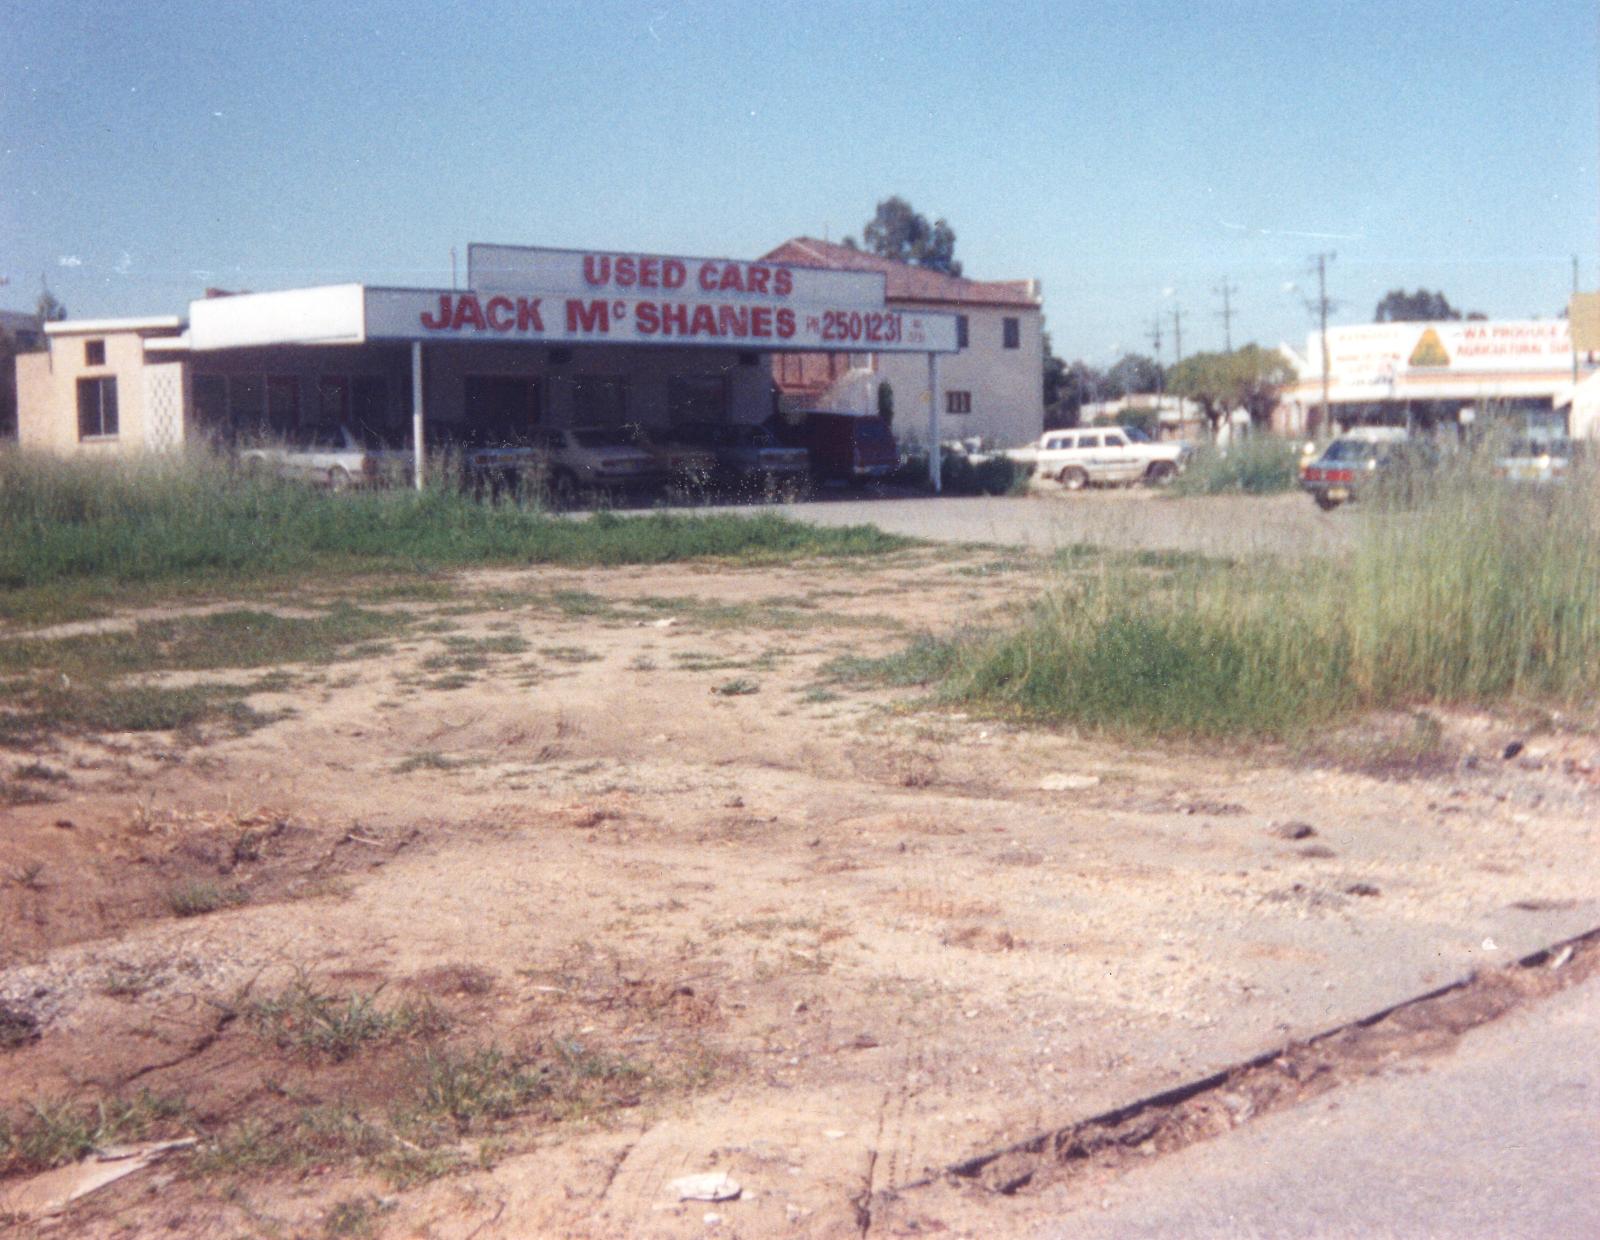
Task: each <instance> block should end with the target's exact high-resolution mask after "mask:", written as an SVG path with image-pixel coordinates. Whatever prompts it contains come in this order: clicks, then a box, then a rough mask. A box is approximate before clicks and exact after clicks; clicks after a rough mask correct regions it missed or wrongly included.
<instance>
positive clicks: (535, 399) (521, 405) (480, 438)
mask: <svg viewBox="0 0 1600 1240" xmlns="http://www.w3.org/2000/svg"><path fill="white" fill-rule="evenodd" d="M463 384H464V386H463V390H462V391H463V396H464V398H465V399H464V405H465V408H464V409H463V413H465V415H466V421H467V426H466V431H467V434H468V436H469V437H470V438H471V440H472V442H474V443H478V442H482V443H486V444H501V443H523V442H525V441H526V440H527V439H528V438H529V436H530V435H531V433H532V431H533V428H534V426H535V425H537V424H538V421H539V381H538V380H537V379H530V378H526V377H523V376H521V375H467V376H466V378H465V379H464V380H463Z"/></svg>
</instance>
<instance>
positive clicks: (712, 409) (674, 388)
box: [667, 375, 728, 426]
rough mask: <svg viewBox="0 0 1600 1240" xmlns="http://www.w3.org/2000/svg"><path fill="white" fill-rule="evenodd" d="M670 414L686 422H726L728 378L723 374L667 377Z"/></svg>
mask: <svg viewBox="0 0 1600 1240" xmlns="http://www.w3.org/2000/svg"><path fill="white" fill-rule="evenodd" d="M667 417H668V419H670V420H671V422H672V424H673V425H674V426H677V425H679V424H681V423H684V422H726V421H727V420H728V381H727V378H726V377H725V376H723V375H673V376H672V377H671V378H669V379H668V380H667Z"/></svg>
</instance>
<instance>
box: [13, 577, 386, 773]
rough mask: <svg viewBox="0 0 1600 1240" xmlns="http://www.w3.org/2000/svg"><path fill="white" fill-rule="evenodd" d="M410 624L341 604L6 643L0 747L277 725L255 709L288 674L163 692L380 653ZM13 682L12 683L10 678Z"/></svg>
mask: <svg viewBox="0 0 1600 1240" xmlns="http://www.w3.org/2000/svg"><path fill="white" fill-rule="evenodd" d="M409 623H410V619H409V617H407V616H405V615H400V614H395V613H389V612H377V611H370V610H365V609H362V608H358V607H352V606H350V605H349V604H347V603H337V604H335V605H334V606H332V607H331V608H329V609H328V610H327V611H326V612H324V613H323V614H321V615H318V616H314V617H309V618H305V617H288V616H280V615H277V614H274V613H272V612H267V611H259V610H253V609H238V610H230V611H223V612H216V613H213V614H209V615H201V616H182V617H177V618H173V619H166V620H151V621H145V622H143V623H140V624H138V625H135V626H134V627H132V628H130V629H126V630H115V631H111V632H105V633H90V634H79V635H75V636H72V637H59V638H17V639H13V640H5V641H0V676H3V677H5V679H4V680H3V681H0V744H4V745H13V746H28V745H36V744H38V743H39V742H40V741H42V740H43V739H44V738H46V737H48V736H50V735H52V734H54V733H57V732H69V733H80V734H81V733H106V732H157V731H182V730H189V731H193V730H195V729H198V728H200V727H202V726H213V727H220V728H221V729H222V730H223V731H224V732H226V733H231V734H233V735H242V734H244V733H246V732H249V731H251V730H253V729H255V728H259V727H262V726H264V725H265V724H267V723H270V722H272V720H273V719H274V718H276V717H277V716H274V715H268V714H264V713H262V712H259V711H256V710H254V709H252V708H251V707H250V706H249V705H248V703H247V701H246V699H247V698H248V696H249V695H250V694H252V693H255V692H281V691H282V690H283V689H285V688H286V687H288V684H287V682H286V681H285V680H284V678H283V677H282V676H281V675H277V674H269V675H267V676H264V677H261V678H260V679H259V680H258V681H257V682H256V683H254V684H215V683H208V684H188V685H177V686H174V685H163V684H160V683H155V682H154V681H153V680H152V678H153V677H156V676H159V675H162V674H165V673H169V672H207V671H216V670H220V669H233V668H255V667H264V666H273V665H277V664H283V663H329V662H332V661H333V660H335V659H338V658H341V657H350V656H353V655H356V654H358V653H359V652H362V651H367V652H372V651H374V650H375V649H378V648H377V647H375V646H374V643H373V639H374V638H375V637H378V636H386V635H391V634H395V633H398V632H401V631H403V630H404V629H405V628H406V627H407V625H409ZM7 673H11V675H9V676H7V675H6V674H7Z"/></svg>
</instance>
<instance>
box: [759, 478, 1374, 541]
mask: <svg viewBox="0 0 1600 1240" xmlns="http://www.w3.org/2000/svg"><path fill="white" fill-rule="evenodd" d="M847 496H848V497H847ZM732 511H742V512H749V511H750V509H748V508H745V509H737V510H732ZM779 511H781V512H783V513H784V515H786V516H790V517H793V518H795V519H796V520H799V521H807V522H810V523H812V524H815V525H876V526H877V527H878V528H879V529H881V530H884V531H885V532H887V533H892V534H905V535H910V536H912V537H916V538H926V539H930V540H932V541H934V542H969V543H970V542H978V543H996V544H1001V545H1008V546H1023V547H1032V548H1035V549H1039V550H1051V549H1054V548H1057V547H1064V546H1070V545H1072V544H1074V543H1090V544H1094V545H1096V546H1104V547H1117V548H1124V549H1159V550H1170V551H1193V552H1200V553H1203V554H1206V555H1217V556H1236V557H1245V556H1250V555H1255V554H1260V553H1269V554H1276V555H1284V556H1298V555H1306V554H1323V555H1325V554H1329V553H1332V552H1335V551H1338V550H1339V549H1341V548H1342V547H1344V546H1347V545H1348V543H1349V540H1350V537H1351V534H1352V532H1353V531H1354V529H1355V524H1356V521H1357V520H1358V519H1359V517H1358V514H1356V513H1354V512H1352V511H1350V510H1348V509H1343V508H1341V509H1338V510H1336V511H1334V512H1331V513H1324V512H1319V511H1318V510H1317V508H1316V506H1315V505H1314V504H1313V503H1312V502H1311V501H1310V500H1309V499H1308V498H1306V497H1305V496H1304V495H1301V494H1299V493H1298V492H1296V493H1293V494H1289V495H1274V496H1266V497H1258V496H1245V495H1227V496H1213V497H1208V498H1198V499H1178V498H1174V497H1172V496H1169V495H1165V494H1163V493H1160V492H1154V491H1149V490H1145V489H1143V488H1134V489H1131V490H1116V491H1092V492H1089V493H1087V494H1085V493H1077V494H1068V493H1059V494H1057V493H1051V492H1041V493H1039V494H1036V495H1031V496H1023V497H1012V496H998V497H996V496H979V497H972V498H966V497H963V498H943V497H939V498H935V497H932V496H920V497H916V498H891V497H888V496H884V497H865V498H862V497H857V496H856V495H855V493H853V492H852V493H842V492H835V493H832V494H829V493H826V492H825V493H824V494H823V496H822V497H821V498H820V499H818V500H817V501H813V502H809V503H803V504H785V505H781V506H780V507H779Z"/></svg>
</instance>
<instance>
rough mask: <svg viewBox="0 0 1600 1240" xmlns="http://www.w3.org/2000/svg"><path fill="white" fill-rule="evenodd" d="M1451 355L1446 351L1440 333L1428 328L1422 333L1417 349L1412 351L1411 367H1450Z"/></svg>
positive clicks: (1409, 363)
mask: <svg viewBox="0 0 1600 1240" xmlns="http://www.w3.org/2000/svg"><path fill="white" fill-rule="evenodd" d="M1449 364H1450V355H1449V354H1448V353H1446V352H1445V351H1444V341H1442V340H1440V339H1439V333H1438V332H1436V331H1434V330H1433V328H1431V327H1430V328H1428V330H1427V331H1425V332H1423V333H1422V339H1421V340H1419V341H1417V347H1416V348H1414V349H1412V350H1411V360H1410V361H1409V362H1408V363H1407V365H1410V366H1448V365H1449Z"/></svg>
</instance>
